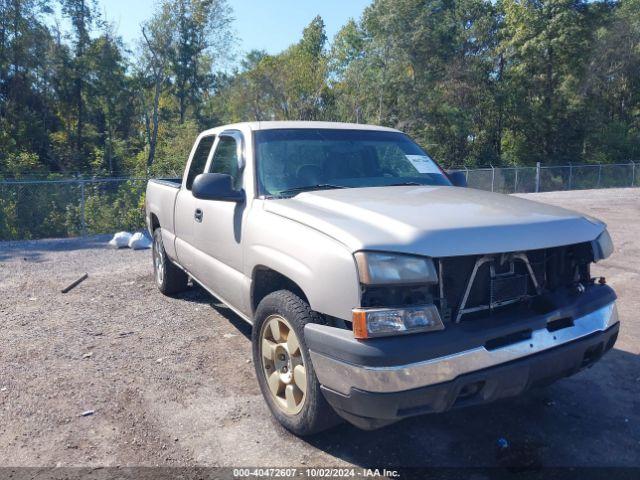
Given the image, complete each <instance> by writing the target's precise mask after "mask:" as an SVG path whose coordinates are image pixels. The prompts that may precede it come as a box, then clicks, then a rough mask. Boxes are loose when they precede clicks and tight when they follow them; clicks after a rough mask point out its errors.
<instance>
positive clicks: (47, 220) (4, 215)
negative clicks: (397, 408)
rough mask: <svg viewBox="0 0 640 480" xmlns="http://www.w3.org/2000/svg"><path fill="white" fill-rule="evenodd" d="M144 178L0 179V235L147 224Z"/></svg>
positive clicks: (598, 180) (584, 185)
mask: <svg viewBox="0 0 640 480" xmlns="http://www.w3.org/2000/svg"><path fill="white" fill-rule="evenodd" d="M462 171H464V172H465V173H466V176H467V182H468V184H469V187H471V188H477V189H481V190H489V191H493V192H500V193H529V192H549V191H557V190H579V189H592V188H616V187H636V186H639V185H640V179H638V178H637V177H638V176H640V165H636V164H635V163H633V162H631V163H628V164H602V165H564V166H552V167H543V166H540V165H538V166H536V167H508V168H504V167H500V168H479V169H473V170H471V169H465V170H462ZM146 183H147V179H146V178H92V179H82V178H73V179H55V180H35V179H31V180H0V240H25V239H35V238H56V237H57V238H60V237H72V236H78V235H89V234H98V233H114V232H116V231H119V230H127V231H136V230H140V229H142V228H144V192H145V188H146Z"/></svg>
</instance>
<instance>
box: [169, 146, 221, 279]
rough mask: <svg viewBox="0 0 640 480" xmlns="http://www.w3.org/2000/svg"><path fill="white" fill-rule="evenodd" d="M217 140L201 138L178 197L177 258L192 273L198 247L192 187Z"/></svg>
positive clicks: (176, 206) (176, 219)
mask: <svg viewBox="0 0 640 480" xmlns="http://www.w3.org/2000/svg"><path fill="white" fill-rule="evenodd" d="M215 139H216V137H215V135H207V136H204V137H202V138H200V140H199V141H198V144H197V145H196V147H195V148H194V149H193V151H192V154H191V159H190V160H189V163H188V165H187V169H186V172H185V176H184V178H183V180H182V188H180V191H179V192H178V196H177V197H176V204H175V211H174V214H173V215H174V217H173V218H174V224H175V233H176V241H175V245H176V256H177V257H178V262H179V263H180V265H182V266H183V267H184V268H186V269H187V270H188V271H189V272H190V273H193V272H194V268H195V265H196V264H197V247H196V242H195V239H194V225H195V223H196V220H195V217H194V212H195V210H196V199H195V198H194V196H193V194H192V193H191V186H192V185H193V181H194V180H195V178H196V177H197V176H198V175H200V174H201V173H203V172H204V168H205V166H206V165H207V160H208V159H209V157H210V156H211V151H212V149H213V144H214V142H215Z"/></svg>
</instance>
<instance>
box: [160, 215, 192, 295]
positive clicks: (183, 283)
mask: <svg viewBox="0 0 640 480" xmlns="http://www.w3.org/2000/svg"><path fill="white" fill-rule="evenodd" d="M152 253H153V278H154V279H155V282H156V285H157V286H158V290H160V291H161V292H162V293H163V294H165V295H173V294H175V293H178V292H182V291H184V290H186V288H187V282H188V281H189V277H188V276H187V274H186V273H184V272H183V271H182V270H181V269H180V268H178V267H177V266H176V265H175V264H174V263H173V262H172V261H171V260H169V257H167V252H165V250H164V245H163V244H162V230H161V229H160V228H159V227H158V228H156V229H155V230H154V231H153V249H152Z"/></svg>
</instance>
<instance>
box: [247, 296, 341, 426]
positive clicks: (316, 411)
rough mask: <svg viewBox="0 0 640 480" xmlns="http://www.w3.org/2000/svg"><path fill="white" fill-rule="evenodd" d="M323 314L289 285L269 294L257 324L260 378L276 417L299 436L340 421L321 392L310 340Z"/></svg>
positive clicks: (255, 339)
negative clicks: (309, 330) (309, 327)
mask: <svg viewBox="0 0 640 480" xmlns="http://www.w3.org/2000/svg"><path fill="white" fill-rule="evenodd" d="M320 320H321V319H320V318H319V316H318V315H317V314H316V313H315V312H313V311H312V310H311V308H310V307H309V305H308V304H307V303H306V302H305V301H304V300H302V299H301V298H300V297H298V296H297V295H295V294H293V293H291V292H290V291H288V290H280V291H277V292H274V293H271V294H269V295H267V296H266V297H265V298H264V299H263V300H262V301H261V302H260V304H259V305H258V308H257V311H256V322H255V324H254V326H253V334H252V342H253V363H254V366H255V369H256V374H257V376H258V383H259V384H260V389H261V391H262V394H263V396H264V398H265V400H266V401H267V405H268V406H269V409H270V410H271V412H272V413H273V415H274V416H275V417H276V419H277V420H278V421H279V422H280V423H281V424H282V425H283V426H284V427H285V428H286V429H288V430H290V431H291V432H293V433H295V434H297V435H311V434H313V433H317V432H320V431H322V430H325V429H327V428H330V427H333V426H334V425H336V424H338V423H339V422H340V419H339V417H338V416H337V415H336V413H335V412H334V411H333V409H332V408H331V407H330V406H329V404H328V403H327V401H326V400H325V398H324V396H323V394H322V392H321V391H320V383H319V382H318V379H317V377H316V374H315V371H314V369H313V365H312V364H311V360H310V357H309V350H308V349H307V346H306V344H305V342H304V326H305V325H306V324H307V323H317V322H318V321H320Z"/></svg>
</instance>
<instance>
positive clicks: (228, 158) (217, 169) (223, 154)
mask: <svg viewBox="0 0 640 480" xmlns="http://www.w3.org/2000/svg"><path fill="white" fill-rule="evenodd" d="M209 173H226V174H227V175H231V177H232V178H233V188H235V189H236V190H238V189H240V187H241V184H242V177H241V176H240V173H239V172H238V144H237V142H236V139H235V138H233V137H229V136H226V135H221V136H220V140H219V141H218V146H217V147H216V151H215V153H214V154H213V160H212V161H211V167H209Z"/></svg>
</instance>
